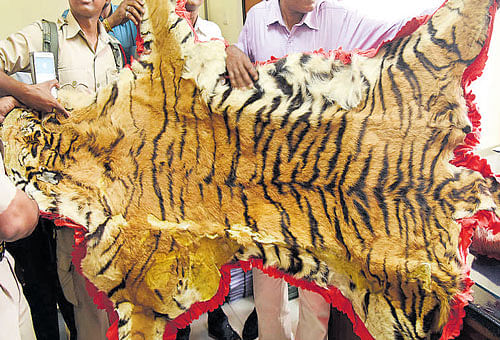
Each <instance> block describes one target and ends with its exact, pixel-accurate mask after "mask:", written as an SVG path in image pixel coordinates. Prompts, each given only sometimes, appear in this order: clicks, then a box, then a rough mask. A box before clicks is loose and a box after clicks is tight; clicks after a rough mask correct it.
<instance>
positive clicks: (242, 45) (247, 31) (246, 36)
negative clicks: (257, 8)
mask: <svg viewBox="0 0 500 340" xmlns="http://www.w3.org/2000/svg"><path fill="white" fill-rule="evenodd" d="M254 17H255V15H254V11H253V8H251V9H250V11H248V15H247V19H246V21H245V24H244V25H243V28H242V30H241V32H240V36H239V37H238V42H237V43H236V46H237V47H238V48H239V49H240V50H242V51H243V53H245V54H246V55H247V56H248V58H250V60H251V61H252V62H255V53H253V51H252V48H251V46H252V35H251V33H252V32H254V29H255V20H254Z"/></svg>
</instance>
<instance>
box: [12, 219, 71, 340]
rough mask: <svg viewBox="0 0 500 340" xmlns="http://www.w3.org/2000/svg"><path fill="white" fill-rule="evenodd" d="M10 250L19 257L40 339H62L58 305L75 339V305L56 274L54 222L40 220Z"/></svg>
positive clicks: (20, 274)
mask: <svg viewBox="0 0 500 340" xmlns="http://www.w3.org/2000/svg"><path fill="white" fill-rule="evenodd" d="M7 249H8V250H9V252H10V253H11V254H12V256H13V257H14V259H15V260H16V274H17V276H18V278H19V281H20V282H21V283H22V285H23V290H24V295H25V296H26V299H27V300H28V304H29V305H30V308H31V317H32V319H33V326H34V328H35V334H36V336H37V339H38V340H54V339H59V323H58V317H57V305H59V309H60V311H61V314H62V315H63V318H64V321H65V322H66V325H67V327H68V329H69V330H70V334H71V340H73V339H76V327H75V319H74V316H73V306H72V305H71V304H70V303H69V302H68V301H67V300H66V299H65V298H64V295H63V292H62V289H61V285H60V284H59V278H58V277H57V262H56V239H55V226H54V224H53V223H52V221H49V220H45V219H40V221H39V223H38V226H37V227H36V229H35V230H34V231H33V233H32V234H31V235H30V236H28V237H27V238H24V239H22V240H19V241H16V242H12V243H9V244H8V245H7Z"/></svg>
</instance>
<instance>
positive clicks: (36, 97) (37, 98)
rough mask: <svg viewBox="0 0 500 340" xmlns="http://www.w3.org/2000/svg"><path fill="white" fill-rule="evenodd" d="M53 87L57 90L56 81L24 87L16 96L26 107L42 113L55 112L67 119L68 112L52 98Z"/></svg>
mask: <svg viewBox="0 0 500 340" xmlns="http://www.w3.org/2000/svg"><path fill="white" fill-rule="evenodd" d="M53 87H56V88H59V83H58V82H57V80H55V79H54V80H49V81H46V82H43V83H40V84H35V85H26V86H25V88H24V91H23V93H22V94H19V95H18V96H17V99H18V100H19V101H21V102H22V103H23V104H24V105H26V106H27V107H30V108H33V109H35V110H37V111H40V112H42V113H48V112H55V113H60V114H63V115H64V116H65V117H69V113H68V111H66V109H65V108H64V106H62V105H61V103H59V102H58V101H57V99H56V98H54V97H53V96H52V93H51V90H52V88H53Z"/></svg>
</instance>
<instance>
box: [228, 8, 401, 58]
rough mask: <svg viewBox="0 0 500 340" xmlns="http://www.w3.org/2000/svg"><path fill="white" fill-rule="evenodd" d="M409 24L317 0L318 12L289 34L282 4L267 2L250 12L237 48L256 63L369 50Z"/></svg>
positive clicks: (293, 28) (310, 14)
mask: <svg viewBox="0 0 500 340" xmlns="http://www.w3.org/2000/svg"><path fill="white" fill-rule="evenodd" d="M406 21H407V20H406V19H405V20H403V21H398V22H397V23H387V22H382V21H376V20H373V19H367V18H364V17H363V16H361V15H360V14H358V13H357V12H355V11H353V10H349V9H346V8H344V7H342V6H340V4H339V2H338V1H336V0H317V1H316V7H315V9H314V10H313V11H311V12H309V13H307V14H306V15H304V17H303V18H302V20H301V21H300V22H299V23H298V24H296V25H294V26H293V27H292V30H291V31H289V30H288V28H287V27H286V25H285V22H284V20H283V18H282V16H281V11H280V7H279V0H266V1H262V2H260V3H258V4H257V5H255V6H254V7H252V8H251V9H250V11H249V12H248V16H247V19H246V22H245V25H244V26H243V29H242V31H241V33H240V36H239V39H238V43H237V44H236V46H238V47H239V48H240V49H241V50H242V51H243V52H244V53H245V54H246V55H247V56H248V57H249V58H250V60H251V61H252V62H255V61H266V60H269V59H270V58H271V56H274V57H277V58H279V57H283V56H285V55H287V54H290V53H293V52H310V51H315V50H318V49H320V48H323V49H324V50H325V51H328V50H335V49H338V48H339V47H342V49H343V50H344V51H351V50H353V49H355V48H357V49H361V50H367V49H370V48H372V47H377V46H378V45H379V44H380V43H382V42H383V41H385V40H388V39H391V38H393V37H394V36H395V35H396V33H397V32H398V31H399V30H400V28H401V27H402V26H403V25H404V24H405V23H406Z"/></svg>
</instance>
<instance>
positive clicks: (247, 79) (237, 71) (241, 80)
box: [226, 45, 259, 88]
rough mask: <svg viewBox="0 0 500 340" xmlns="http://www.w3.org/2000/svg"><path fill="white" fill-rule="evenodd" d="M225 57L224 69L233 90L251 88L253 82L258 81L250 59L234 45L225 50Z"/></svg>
mask: <svg viewBox="0 0 500 340" xmlns="http://www.w3.org/2000/svg"><path fill="white" fill-rule="evenodd" d="M226 55H227V57H226V67H227V72H228V73H229V80H230V81H231V86H232V87H235V88H242V87H252V86H253V82H254V81H256V80H257V79H259V74H258V73H257V71H256V70H255V67H254V66H253V64H252V62H251V61H250V58H248V56H247V55H246V54H245V53H243V51H242V50H240V49H239V48H238V47H236V46H235V45H230V46H228V47H227V48H226Z"/></svg>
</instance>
